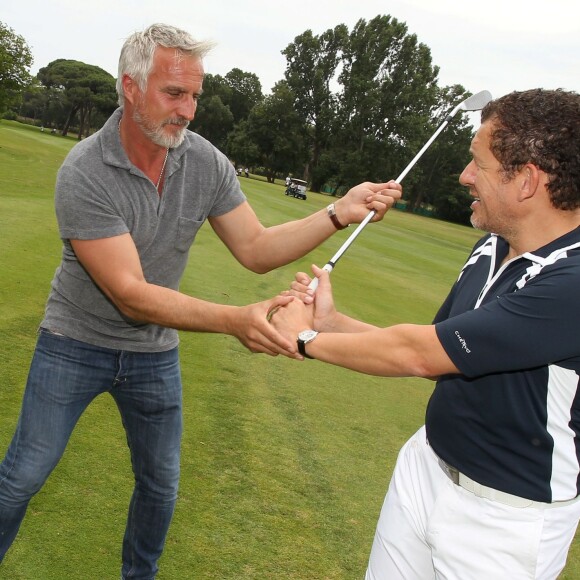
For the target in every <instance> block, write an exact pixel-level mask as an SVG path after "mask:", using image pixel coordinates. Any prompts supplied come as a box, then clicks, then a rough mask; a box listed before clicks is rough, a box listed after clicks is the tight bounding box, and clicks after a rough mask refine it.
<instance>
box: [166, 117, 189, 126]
mask: <svg viewBox="0 0 580 580" xmlns="http://www.w3.org/2000/svg"><path fill="white" fill-rule="evenodd" d="M165 125H180V126H181V127H187V126H188V125H189V120H188V119H186V118H185V117H174V118H172V119H166V120H165V121H163V126H165Z"/></svg>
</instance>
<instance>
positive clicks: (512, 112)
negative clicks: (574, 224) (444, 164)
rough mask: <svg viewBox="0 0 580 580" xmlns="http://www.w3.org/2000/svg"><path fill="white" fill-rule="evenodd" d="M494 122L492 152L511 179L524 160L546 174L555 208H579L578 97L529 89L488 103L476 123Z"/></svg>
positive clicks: (579, 127)
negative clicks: (479, 121)
mask: <svg viewBox="0 0 580 580" xmlns="http://www.w3.org/2000/svg"><path fill="white" fill-rule="evenodd" d="M488 120H490V121H491V122H492V123H494V129H493V130H492V133H491V151H492V153H493V154H494V156H495V157H496V159H497V160H498V161H499V162H500V163H501V165H502V171H503V174H504V176H505V178H506V179H511V178H512V177H513V176H514V175H515V173H516V172H517V171H518V170H519V169H521V168H522V167H523V166H524V165H525V164H526V163H532V164H534V165H535V166H536V167H538V168H539V169H541V170H542V171H544V172H545V173H547V175H548V185H547V187H548V191H549V194H550V198H551V200H552V205H553V206H554V207H555V208H557V209H562V210H573V209H577V208H579V207H580V95H578V93H575V92H569V91H563V90H562V89H557V90H544V89H532V90H529V91H522V92H517V91H516V92H513V93H510V94H508V95H505V96H503V97H500V98H499V99H496V100H493V101H490V102H489V103H488V104H487V105H486V106H485V107H484V108H483V110H482V112H481V122H482V123H483V122H485V121H488Z"/></svg>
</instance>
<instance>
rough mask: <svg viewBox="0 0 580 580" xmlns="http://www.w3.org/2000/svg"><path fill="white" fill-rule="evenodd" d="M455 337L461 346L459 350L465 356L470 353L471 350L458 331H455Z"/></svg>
mask: <svg viewBox="0 0 580 580" xmlns="http://www.w3.org/2000/svg"><path fill="white" fill-rule="evenodd" d="M455 336H456V337H457V340H459V344H460V345H461V348H462V349H463V350H464V351H465V352H466V353H467V354H469V353H470V352H471V349H470V348H469V347H468V346H467V342H466V340H465V339H464V338H463V337H462V336H461V334H459V331H458V330H456V331H455Z"/></svg>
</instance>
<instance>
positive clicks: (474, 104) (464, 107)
mask: <svg viewBox="0 0 580 580" xmlns="http://www.w3.org/2000/svg"><path fill="white" fill-rule="evenodd" d="M491 99H492V96H491V93H490V92H489V91H481V92H479V93H477V94H475V95H471V97H469V98H467V99H465V101H463V103H461V104H460V105H459V110H460V111H481V109H483V107H485V105H487V103H489V101H491Z"/></svg>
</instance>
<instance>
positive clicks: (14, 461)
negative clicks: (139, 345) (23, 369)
mask: <svg viewBox="0 0 580 580" xmlns="http://www.w3.org/2000/svg"><path fill="white" fill-rule="evenodd" d="M104 392H109V393H111V395H112V396H113V398H114V399H115V402H116V403H117V407H118V409H119V412H120V414H121V418H122V421H123V426H124V428H125V432H126V434H127V443H128V445H129V449H130V452H131V462H132V466H133V473H134V474H135V488H134V490H133V496H132V498H131V503H130V505H129V515H128V518H127V527H126V530H125V537H124V540H123V554H122V557H123V567H122V570H121V575H122V577H123V578H140V579H152V578H154V577H155V574H156V573H157V569H158V567H157V560H158V559H159V557H160V556H161V552H162V550H163V545H164V542H165V536H166V534H167V530H168V528H169V524H170V522H171V518H172V515H173V510H174V507H175V501H176V499H177V487H178V481H179V447H180V441H181V432H182V413H181V374H180V370H179V360H178V353H177V348H175V349H173V350H170V351H167V352H159V353H137V352H127V351H122V350H112V349H107V348H100V347H96V346H92V345H89V344H86V343H84V342H79V341H77V340H72V339H70V338H67V337H64V336H60V335H56V334H53V333H50V332H48V331H45V330H41V331H40V333H39V337H38V342H37V345H36V350H35V353H34V357H33V359H32V365H31V368H30V373H29V375H28V382H27V385H26V390H25V392H24V400H23V403H22V411H21V414H20V417H19V420H18V424H17V426H16V432H15V434H14V437H13V439H12V442H11V444H10V447H9V448H8V452H7V453H6V457H5V458H4V461H3V462H2V464H1V465H0V562H1V561H2V558H3V557H4V554H5V553H6V551H7V550H8V548H9V547H10V545H11V544H12V542H13V540H14V538H15V536H16V534H17V532H18V528H19V527H20V523H21V522H22V519H23V518H24V514H25V512H26V508H27V506H28V503H29V501H30V499H31V498H32V496H33V495H34V494H35V493H36V492H37V491H39V490H40V488H41V487H42V485H43V484H44V482H45V481H46V479H47V477H48V476H49V475H50V473H51V472H52V470H53V469H54V468H55V466H56V464H57V463H58V461H59V460H60V458H61V456H62V454H63V452H64V449H65V447H66V445H67V443H68V440H69V437H70V435H71V433H72V430H73V428H74V426H75V425H76V423H77V421H78V419H79V417H80V416H81V414H82V413H83V411H84V410H85V409H86V408H87V406H88V405H89V403H90V402H91V401H92V400H93V399H94V398H95V397H97V395H100V394H101V393H104ZM89 575H90V574H89Z"/></svg>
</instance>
